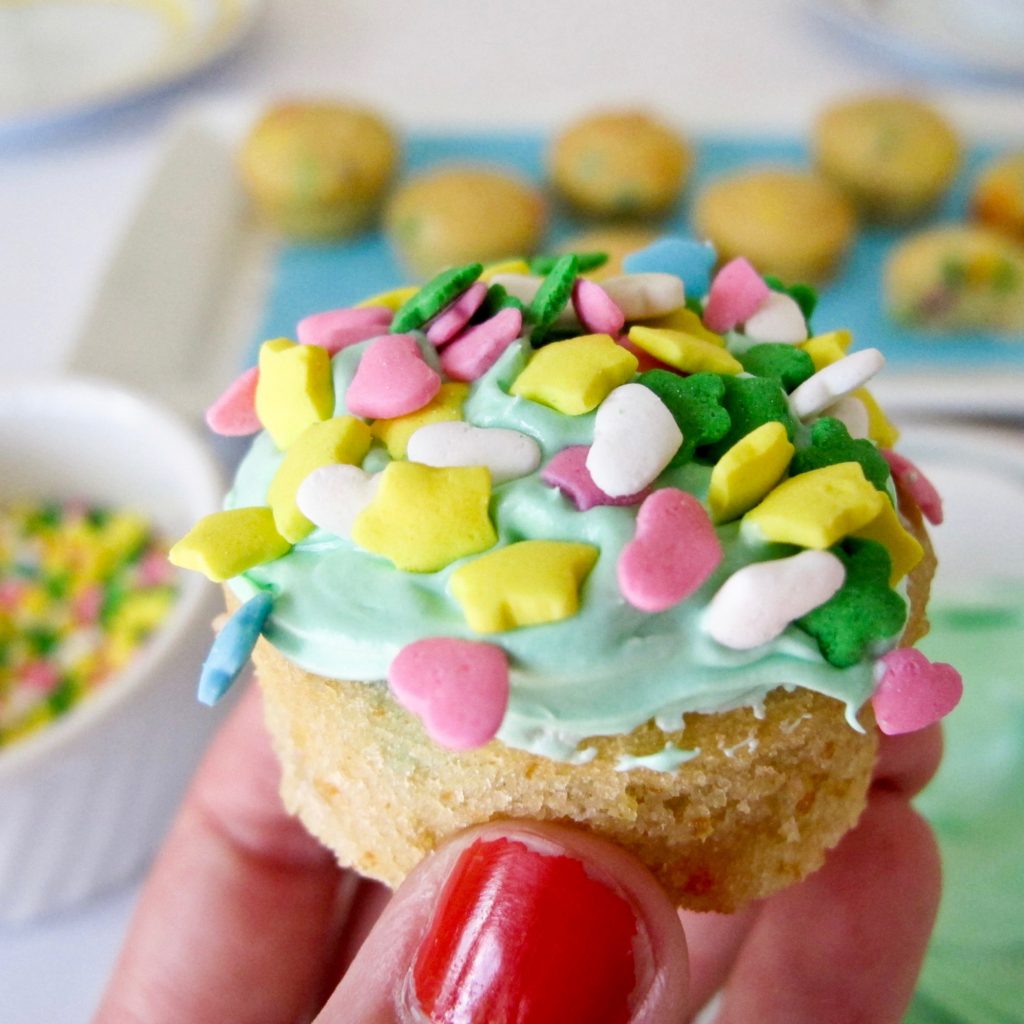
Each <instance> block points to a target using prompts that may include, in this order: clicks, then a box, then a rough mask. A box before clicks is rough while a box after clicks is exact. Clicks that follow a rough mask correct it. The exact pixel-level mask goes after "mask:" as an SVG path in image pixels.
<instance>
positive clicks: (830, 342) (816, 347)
mask: <svg viewBox="0 0 1024 1024" xmlns="http://www.w3.org/2000/svg"><path fill="white" fill-rule="evenodd" d="M852 344H853V335H852V334H851V333H850V332H849V331H829V332H828V334H816V335H815V336H814V337H813V338H808V339H807V341H805V342H803V343H802V344H801V345H799V346H798V347H799V348H800V350H801V351H802V352H806V353H807V354H808V355H809V356H810V357H811V361H812V362H813V363H814V369H815V370H816V371H817V370H824V369H825V367H826V366H831V365H832V363H838V362H839V360H840V359H842V358H843V356H845V355H846V350H847V349H848V348H849V347H850V346H851V345H852Z"/></svg>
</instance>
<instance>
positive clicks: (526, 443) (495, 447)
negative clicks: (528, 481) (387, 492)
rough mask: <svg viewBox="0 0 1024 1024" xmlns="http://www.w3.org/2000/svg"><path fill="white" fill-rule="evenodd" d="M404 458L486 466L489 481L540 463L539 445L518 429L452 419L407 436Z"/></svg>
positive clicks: (499, 480) (431, 463)
mask: <svg viewBox="0 0 1024 1024" xmlns="http://www.w3.org/2000/svg"><path fill="white" fill-rule="evenodd" d="M408 458H409V461H410V462H419V463H422V464H423V465H425V466H486V467H487V469H488V470H489V471H490V474H491V482H492V483H493V484H502V483H505V482H507V481H509V480H515V479H517V478H518V477H521V476H526V475H527V474H529V473H532V472H533V471H534V470H535V469H536V468H537V467H538V466H539V465H540V445H539V444H537V442H536V441H535V440H534V439H533V438H532V437H529V436H528V435H526V434H523V433H521V432H520V431H518V430H508V429H505V428H502V427H477V426H473V425H472V424H470V423H463V422H460V421H458V420H456V421H454V422H450V423H430V424H427V425H426V426H424V427H421V428H420V429H419V430H417V431H416V433H415V434H413V435H412V437H410V438H409V447H408Z"/></svg>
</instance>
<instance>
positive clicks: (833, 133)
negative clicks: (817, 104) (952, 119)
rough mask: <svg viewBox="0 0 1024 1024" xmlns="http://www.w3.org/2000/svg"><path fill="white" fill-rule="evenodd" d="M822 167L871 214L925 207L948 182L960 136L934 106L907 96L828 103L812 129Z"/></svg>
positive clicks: (901, 213) (917, 212)
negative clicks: (830, 104) (829, 104)
mask: <svg viewBox="0 0 1024 1024" xmlns="http://www.w3.org/2000/svg"><path fill="white" fill-rule="evenodd" d="M812 144H813V149H814V158H815V161H816V163H817V165H818V169H819V170H820V171H821V173H822V174H824V175H825V176H826V177H827V178H829V179H830V180H831V181H832V182H834V183H835V185H836V186H837V187H838V188H840V189H842V191H843V192H844V193H845V194H846V195H847V196H848V197H849V199H850V200H851V202H853V203H854V205H855V206H856V207H857V210H858V212H859V213H860V214H861V215H862V216H863V217H865V218H867V219H869V220H877V221H885V222H895V223H901V222H904V221H908V220H913V219H914V218H915V217H920V216H921V215H922V214H924V213H927V212H928V210H930V209H931V208H932V207H934V206H935V204H936V203H937V202H938V201H939V199H940V198H941V197H942V196H943V194H944V193H945V192H946V190H947V189H948V187H949V185H950V184H951V182H952V181H953V176H954V175H955V174H956V170H957V167H958V165H959V163H960V142H959V140H958V138H957V135H956V132H955V131H954V130H953V128H952V126H951V125H950V124H949V122H948V121H947V120H946V119H945V118H944V117H943V116H942V115H941V114H940V113H939V112H938V111H937V110H935V108H934V107H932V106H930V105H929V104H927V103H923V102H921V101H920V100H917V99H913V98H911V97H909V96H868V97H862V98H857V99H853V100H846V101H843V102H840V103H835V104H833V105H832V106H830V107H828V108H827V109H826V110H824V111H823V112H822V113H821V115H820V116H819V117H818V120H817V122H816V123H815V126H814V133H813V137H812Z"/></svg>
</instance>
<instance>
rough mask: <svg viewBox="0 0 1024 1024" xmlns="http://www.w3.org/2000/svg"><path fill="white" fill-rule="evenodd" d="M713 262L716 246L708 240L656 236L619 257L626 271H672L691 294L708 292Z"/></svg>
mask: <svg viewBox="0 0 1024 1024" xmlns="http://www.w3.org/2000/svg"><path fill="white" fill-rule="evenodd" d="M714 265H715V247H714V246H713V245H712V244H711V243H710V242H697V241H695V240H693V239H689V238H671V237H670V238H659V239H658V240H657V241H655V242H652V243H651V244H650V245H648V246H646V247H645V248H643V249H638V250H637V251H636V252H631V253H629V254H628V255H627V256H626V257H625V259H623V261H622V269H623V270H625V271H626V273H627V274H645V273H663V274H673V275H674V276H675V277H678V278H680V279H681V280H682V281H683V283H684V284H685V285H686V291H687V292H688V293H689V294H690V295H705V294H706V293H707V290H708V288H709V287H710V285H711V271H712V268H713V267H714Z"/></svg>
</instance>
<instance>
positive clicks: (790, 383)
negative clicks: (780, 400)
mask: <svg viewBox="0 0 1024 1024" xmlns="http://www.w3.org/2000/svg"><path fill="white" fill-rule="evenodd" d="M738 358H739V361H740V362H741V363H742V364H743V369H744V370H746V371H747V373H752V374H754V376H756V377H767V378H768V379H769V380H774V381H778V383H779V387H781V388H782V389H783V390H785V391H787V392H788V391H792V390H793V389H794V388H798V387H799V386H800V385H801V384H803V382H804V381H805V380H807V379H808V378H809V377H811V376H813V375H814V362H813V360H812V359H811V357H810V355H808V354H807V353H806V352H805V351H803V349H799V348H795V347H794V346H793V345H785V344H778V343H772V342H766V343H762V344H760V345H753V346H751V347H750V348H748V349H747V350H746V352H742V353H740V354H739V356H738Z"/></svg>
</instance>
